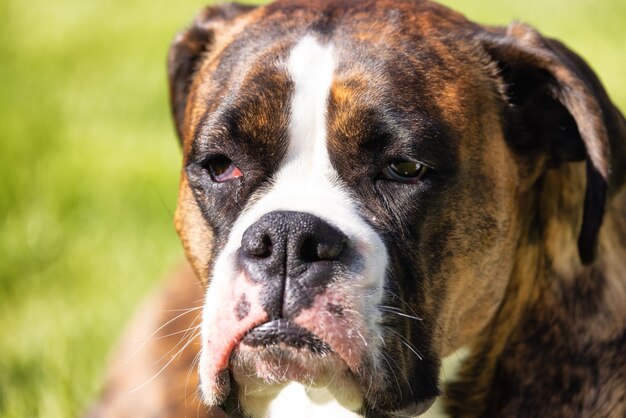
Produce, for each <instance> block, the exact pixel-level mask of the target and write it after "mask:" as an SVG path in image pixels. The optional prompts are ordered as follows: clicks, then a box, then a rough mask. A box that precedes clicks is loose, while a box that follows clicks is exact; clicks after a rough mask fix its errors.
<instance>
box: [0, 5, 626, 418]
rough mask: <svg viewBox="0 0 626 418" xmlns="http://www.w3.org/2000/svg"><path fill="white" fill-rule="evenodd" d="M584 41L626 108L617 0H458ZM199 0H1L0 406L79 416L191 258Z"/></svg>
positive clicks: (493, 17) (621, 14) (622, 13)
mask: <svg viewBox="0 0 626 418" xmlns="http://www.w3.org/2000/svg"><path fill="white" fill-rule="evenodd" d="M446 4H449V5H451V6H452V7H454V8H456V9H458V10H461V11H463V12H465V13H466V14H467V15H468V16H469V17H470V18H473V19H476V20H479V21H481V22H485V23H492V24H496V23H498V24H503V23H506V22H508V21H510V20H512V19H515V18H517V19H522V20H524V21H527V22H529V23H531V24H533V25H535V26H536V27H538V28H539V29H541V30H542V31H543V32H544V33H546V34H549V35H552V36H556V37H559V38H561V39H564V40H566V41H567V43H568V44H569V45H570V46H572V47H573V48H574V49H575V50H577V51H578V52H579V53H581V54H582V55H583V56H585V57H586V58H587V59H588V61H589V62H591V63H592V64H593V67H594V68H595V69H596V70H597V71H598V73H599V74H600V77H601V78H602V80H603V81H604V83H605V85H606V86H607V88H608V91H609V92H610V94H611V95H612V97H613V98H614V100H615V101H616V102H617V103H618V104H619V105H620V106H621V108H622V109H626V77H624V74H626V54H624V52H626V48H625V47H626V45H625V42H624V40H625V39H626V38H625V35H626V26H624V22H626V2H624V1H623V0H602V1H593V0H582V1H577V2H574V1H571V0H531V1H527V2H518V1H512V0H511V1H497V0H488V1H485V0H481V1H478V0H473V1H461V0H448V1H446ZM201 5H202V3H201V2H197V1H190V0H185V1H178V2H175V3H174V2H168V1H166V0H151V1H147V0H135V1H132V2H129V1H120V0H108V1H104V0H93V1H83V2H77V1H70V0H49V1H44V0H32V1H29V2H25V1H20V0H3V1H2V2H0V57H2V58H1V60H2V61H0V82H1V84H0V86H1V87H0V417H7V418H8V417H15V418H18V417H19V418H22V417H39V416H41V417H43V416H45V417H72V416H78V415H80V414H81V412H82V411H84V409H85V407H86V405H88V404H89V402H90V400H92V399H93V398H94V396H96V394H97V392H98V390H99V385H100V383H101V379H102V374H103V370H104V367H105V363H106V358H107V353H108V351H109V350H110V348H111V346H112V344H113V343H114V342H115V340H116V338H118V336H119V333H120V331H121V329H122V328H123V326H124V324H125V322H126V321H127V319H128V318H129V317H130V315H131V314H132V312H133V309H134V307H135V306H136V305H137V303H138V302H139V301H140V300H141V298H142V297H143V295H145V294H146V293H147V292H148V291H149V290H150V288H152V287H153V286H154V285H155V283H157V282H158V281H159V279H160V278H162V277H164V276H165V275H167V273H168V272H169V271H171V270H173V269H174V268H175V267H176V266H177V265H179V264H180V263H182V260H183V256H182V252H181V250H180V248H179V247H180V246H179V243H178V240H177V238H176V236H175V233H174V230H173V227H172V222H171V219H172V213H173V211H174V207H175V201H176V187H177V177H178V172H179V164H180V152H179V149H178V145H177V142H176V139H175V136H174V131H173V128H172V126H171V121H170V116H169V109H168V107H167V97H166V87H165V86H166V79H165V71H164V60H165V54H166V50H167V46H168V44H169V41H170V39H171V38H172V36H173V34H174V33H175V32H176V31H177V30H178V29H180V28H181V27H182V26H184V25H186V24H187V22H189V20H190V19H191V17H192V15H193V14H194V13H195V11H196V10H197V9H198V8H199V7H200V6H201Z"/></svg>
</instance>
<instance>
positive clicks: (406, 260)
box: [94, 0, 626, 418]
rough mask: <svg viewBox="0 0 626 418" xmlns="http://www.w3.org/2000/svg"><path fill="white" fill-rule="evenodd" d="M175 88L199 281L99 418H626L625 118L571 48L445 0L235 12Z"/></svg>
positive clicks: (196, 33) (190, 281)
mask: <svg viewBox="0 0 626 418" xmlns="http://www.w3.org/2000/svg"><path fill="white" fill-rule="evenodd" d="M168 74H169V85H170V92H171V106H172V112H173V117H174V121H175V126H176V131H177V133H178V137H179V138H180V143H181V146H182V150H183V156H184V161H183V168H182V172H181V181H180V195H179V201H178V206H177V211H176V215H175V226H176V229H177V231H178V233H179V235H180V237H181V240H182V244H183V246H184V249H185V253H186V255H187V257H188V260H189V265H190V266H191V269H187V270H185V271H184V272H183V273H181V275H180V277H178V278H176V279H174V280H173V281H171V282H169V283H168V284H167V285H166V288H165V289H163V290H161V291H160V292H158V293H157V294H156V295H155V296H154V297H153V298H152V299H151V301H150V302H148V305H147V306H148V307H150V308H151V309H145V310H144V311H143V312H144V313H143V314H140V315H139V317H138V319H137V320H136V322H135V324H134V325H133V327H131V329H130V331H129V336H127V337H126V341H131V340H132V341H141V340H147V341H148V342H147V345H146V347H144V349H143V351H140V352H139V354H138V355H137V356H136V357H135V360H134V361H133V362H130V363H128V364H126V363H124V362H118V365H117V366H115V367H113V369H112V371H111V373H110V376H109V378H108V381H107V382H108V383H107V385H106V389H105V393H104V395H103V398H102V400H101V403H100V404H99V406H98V407H97V408H96V409H95V410H94V411H95V412H94V414H95V415H97V416H116V417H121V416H133V417H143V416H146V417H147V416H150V417H153V416H181V417H183V416H200V415H202V416H224V413H225V414H228V416H245V417H253V418H256V417H293V416H305V417H319V416H331V417H357V416H365V417H412V416H418V415H422V414H423V415H422V416H425V417H427V416H447V417H468V418H469V417H509V416H510V417H519V416H529V417H624V416H626V192H625V190H624V184H625V181H626V167H625V164H626V121H625V120H624V118H623V116H622V115H621V113H620V111H619V110H618V109H617V108H616V107H615V106H614V105H613V104H612V103H611V101H610V99H609V97H608V96H607V93H606V92H605V90H604V89H603V87H602V85H601V83H600V81H599V80H598V78H597V77H596V75H595V74H594V73H593V71H592V70H591V69H590V67H589V66H588V65H587V64H586V63H585V62H584V61H583V59H582V58H580V57H579V56H578V55H576V54H575V53H574V52H572V51H571V50H569V49H568V48H567V47H566V46H565V45H563V44H562V43H561V42H559V41H557V40H554V39H550V38H547V37H544V36H542V35H540V34H539V33H538V32H537V31H536V30H534V29H532V28H531V27H529V26H527V25H525V24H521V23H513V24H511V25H509V26H508V27H490V26H483V25H479V24H476V23H473V22H470V21H468V20H467V19H466V18H465V17H463V16H462V15H461V14H458V13H456V12H454V11H452V10H450V9H447V8H445V7H443V6H440V5H437V4H435V3H431V2H429V1H424V0H415V1H409V0H364V1H356V0H336V1H326V0H320V1H315V2H310V1H304V0H284V1H283V0H279V1H277V2H275V3H271V4H269V5H265V6H259V7H253V6H242V5H237V4H225V5H220V6H213V7H208V8H206V9H205V10H203V11H202V12H201V13H200V14H199V15H198V17H197V18H196V20H195V21H194V22H193V24H192V25H191V26H190V27H189V28H188V29H186V30H184V31H183V32H182V33H180V34H179V35H178V36H177V38H176V39H175V41H174V43H173V45H172V46H171V49H170V53H169V57H168ZM198 283H200V284H198ZM197 301H200V302H199V303H197ZM194 302H196V305H193V303H194ZM188 306H195V308H194V309H195V310H194V312H197V313H199V311H200V309H201V311H202V316H201V318H199V317H198V318H196V319H193V320H192V319H190V316H191V317H192V316H193V315H187V316H184V315H182V314H178V312H173V313H172V312H171V311H170V310H176V309H180V308H181V307H188ZM155 312H160V313H159V314H156V313H155ZM168 321H169V322H168ZM159 324H166V325H165V326H164V328H163V330H161V332H162V333H163V335H164V337H163V338H162V339H160V340H152V339H150V338H149V333H150V332H149V331H152V330H154V329H155V328H158V326H159ZM195 329H200V330H201V333H200V336H199V337H198V338H199V341H198V342H197V343H196V342H193V341H192V340H190V342H189V343H187V344H186V345H185V346H184V347H183V348H182V349H181V350H179V351H178V356H176V357H173V358H172V360H170V362H169V363H168V364H167V367H164V368H163V369H161V370H160V371H159V370H158V368H156V367H155V365H154V364H155V359H161V358H163V357H164V356H165V357H166V358H170V357H172V355H173V354H176V352H175V351H172V347H173V346H174V345H175V343H176V342H178V341H179V340H180V335H175V334H176V333H179V334H180V333H181V332H183V331H185V330H195ZM196 341H197V340H196ZM122 346H123V347H126V345H122ZM127 350H128V348H126V351H127ZM122 351H125V350H122ZM168 352H169V354H168ZM127 354H128V353H124V352H122V353H121V354H119V358H125V357H127ZM194 358H195V359H196V360H198V359H199V365H198V367H197V369H198V376H197V377H196V375H195V366H196V362H195V361H194ZM137 385H141V386H143V387H142V388H141V389H139V390H136V391H134V392H132V389H133V387H135V386H137ZM196 385H199V391H198V394H197V395H196V393H195V386H196ZM131 392H132V393H131ZM222 410H223V411H225V412H222Z"/></svg>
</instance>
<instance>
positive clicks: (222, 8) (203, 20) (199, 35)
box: [167, 3, 255, 142]
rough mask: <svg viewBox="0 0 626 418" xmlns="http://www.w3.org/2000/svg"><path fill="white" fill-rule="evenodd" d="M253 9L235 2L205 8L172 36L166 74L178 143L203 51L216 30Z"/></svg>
mask: <svg viewBox="0 0 626 418" xmlns="http://www.w3.org/2000/svg"><path fill="white" fill-rule="evenodd" d="M254 8H255V6H245V5H240V4H236V3H229V4H222V5H217V6H210V7H207V8H205V9H203V10H202V11H201V12H200V13H199V14H198V16H197V17H196V19H195V20H194V22H193V23H192V25H191V26H190V27H189V28H187V29H185V30H183V31H182V32H181V33H179V34H178V35H177V36H176V38H175V39H174V42H173V43H172V45H171V47H170V50H169V54H168V57H167V74H168V79H169V88H170V104H171V107H172V114H173V116H174V123H175V125H176V132H177V133H178V138H179V140H180V141H181V142H182V140H183V129H182V128H183V119H184V116H185V109H186V106H187V96H188V94H189V88H190V86H191V83H192V81H193V77H194V74H195V72H196V70H197V69H198V68H197V67H198V65H199V64H200V61H201V58H202V56H203V54H205V53H207V52H209V51H210V50H211V48H212V47H213V46H214V44H215V39H216V37H217V35H218V34H219V33H220V32H222V31H225V30H227V29H228V27H229V26H230V25H231V24H232V23H233V22H234V21H235V19H237V18H238V17H240V16H241V15H243V14H245V13H247V12H249V11H250V10H252V9H254Z"/></svg>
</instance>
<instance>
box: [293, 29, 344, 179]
mask: <svg viewBox="0 0 626 418" xmlns="http://www.w3.org/2000/svg"><path fill="white" fill-rule="evenodd" d="M287 68H288V71H289V75H290V76H291V79H292V80H293V82H294V86H295V91H294V94H293V98H292V101H291V119H290V124H289V150H288V152H287V157H286V161H285V165H286V166H287V167H289V168H290V169H300V170H307V171H309V172H311V171H313V172H314V173H315V174H323V172H324V171H326V170H327V169H328V168H330V162H329V159H328V151H327V149H326V108H327V104H328V95H329V94H330V88H331V85H332V82H333V74H334V72H335V62H334V58H333V48H332V45H325V46H322V45H320V44H319V43H318V42H317V40H316V39H315V38H313V37H311V36H307V37H305V38H303V39H302V40H301V41H300V42H299V43H298V44H297V45H296V46H295V47H294V48H293V50H292V51H291V54H290V55H289V61H288V63H287ZM293 164H298V167H291V165H293ZM320 171H322V172H320Z"/></svg>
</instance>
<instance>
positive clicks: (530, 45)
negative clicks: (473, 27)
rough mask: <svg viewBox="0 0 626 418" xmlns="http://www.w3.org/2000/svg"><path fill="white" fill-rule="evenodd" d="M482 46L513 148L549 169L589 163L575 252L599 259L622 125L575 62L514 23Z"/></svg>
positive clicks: (487, 35)
mask: <svg viewBox="0 0 626 418" xmlns="http://www.w3.org/2000/svg"><path fill="white" fill-rule="evenodd" d="M480 39H481V41H480V42H481V45H482V47H483V48H484V50H485V51H486V52H487V53H488V55H489V56H490V57H491V59H492V60H493V61H494V62H495V63H496V65H497V67H498V73H499V76H500V77H501V79H502V80H503V82H504V86H503V87H504V91H503V92H502V93H503V95H504V97H505V100H506V103H507V108H506V111H505V112H506V114H505V115H504V117H505V119H506V136H507V140H508V141H509V142H510V145H511V146H512V147H514V148H515V147H517V149H518V150H520V151H525V152H547V153H548V159H549V160H548V164H550V165H553V166H557V165H559V164H561V163H564V162H568V161H582V160H585V161H586V173H587V186H586V191H585V199H584V209H583V220H582V226H581V230H580V234H579V237H578V252H579V255H580V259H581V261H582V262H583V264H589V263H591V262H592V261H593V259H594V253H595V248H596V246H597V238H598V232H599V230H600V227H601V225H602V219H603V215H604V206H605V202H606V199H607V189H608V175H609V170H610V167H609V166H610V155H609V154H610V146H609V143H610V142H613V141H612V139H613V140H614V139H616V138H612V139H611V138H610V137H611V136H616V135H620V136H623V134H624V133H623V131H622V132H621V133H620V131H619V129H623V117H622V116H621V114H620V113H619V111H618V110H617V109H616V108H615V107H614V106H613V104H612V103H611V101H610V100H609V98H608V96H607V94H606V92H605V91H604V89H603V87H602V85H601V83H600V81H599V80H598V78H597V77H596V75H595V74H594V73H593V71H592V70H591V69H590V68H589V66H588V65H587V64H586V63H585V62H584V61H583V59H582V58H580V57H579V56H578V55H576V54H575V53H573V52H572V51H571V50H569V49H568V48H567V47H565V46H564V45H563V44H562V43H560V42H558V41H556V40H552V39H548V38H545V37H543V36H541V35H540V34H539V33H538V32H537V31H535V30H534V29H532V28H530V27H528V26H526V25H523V24H520V23H513V24H511V25H510V26H509V27H507V28H497V29H488V30H487V31H485V32H482V33H481V35H480Z"/></svg>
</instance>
